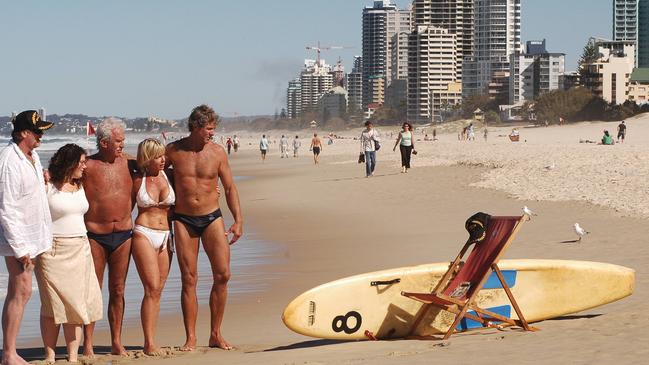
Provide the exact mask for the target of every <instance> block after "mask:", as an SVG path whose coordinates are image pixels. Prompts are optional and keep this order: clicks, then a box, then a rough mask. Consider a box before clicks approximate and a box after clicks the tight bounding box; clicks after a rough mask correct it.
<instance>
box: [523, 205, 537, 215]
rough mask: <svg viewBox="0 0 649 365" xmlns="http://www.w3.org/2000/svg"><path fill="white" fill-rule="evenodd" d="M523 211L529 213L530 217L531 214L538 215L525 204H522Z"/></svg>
mask: <svg viewBox="0 0 649 365" xmlns="http://www.w3.org/2000/svg"><path fill="white" fill-rule="evenodd" d="M523 213H525V214H527V215H529V216H530V217H531V216H533V215H538V214H536V213H534V212H533V211H532V210H531V209H530V208H528V207H527V205H525V206H523Z"/></svg>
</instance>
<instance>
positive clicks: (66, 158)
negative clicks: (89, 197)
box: [48, 143, 87, 186]
mask: <svg viewBox="0 0 649 365" xmlns="http://www.w3.org/2000/svg"><path fill="white" fill-rule="evenodd" d="M86 154H87V153H86V150H84V149H83V148H82V147H81V146H79V145H76V144H74V143H68V144H66V145H65V146H63V147H61V148H59V150H58V151H56V152H55V153H54V155H53V156H52V158H51V159H50V166H49V167H48V170H49V172H50V181H52V183H54V184H63V183H64V182H65V181H66V180H67V179H69V178H70V177H71V176H72V173H73V172H74V169H76V168H77V166H79V161H81V156H83V155H86ZM72 183H73V184H74V185H77V186H79V185H80V184H81V181H80V180H74V181H72Z"/></svg>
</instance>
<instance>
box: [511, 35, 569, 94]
mask: <svg viewBox="0 0 649 365" xmlns="http://www.w3.org/2000/svg"><path fill="white" fill-rule="evenodd" d="M565 58H566V55H565V54H563V53H549V52H548V51H547V49H546V48H545V39H544V40H542V41H528V42H527V44H526V47H525V52H523V53H521V52H515V53H514V54H512V56H511V59H510V80H509V104H511V105H513V104H519V103H523V102H525V101H531V100H534V99H536V98H537V97H539V95H541V94H542V93H545V92H548V91H552V90H559V89H563V78H562V76H563V74H564V73H565Z"/></svg>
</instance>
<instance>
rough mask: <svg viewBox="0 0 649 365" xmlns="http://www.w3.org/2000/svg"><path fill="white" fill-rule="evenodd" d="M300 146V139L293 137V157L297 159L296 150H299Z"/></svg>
mask: <svg viewBox="0 0 649 365" xmlns="http://www.w3.org/2000/svg"><path fill="white" fill-rule="evenodd" d="M300 146H302V142H300V137H298V136H295V139H294V140H293V157H297V153H298V150H299V149H300Z"/></svg>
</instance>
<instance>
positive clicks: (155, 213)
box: [132, 138, 176, 356]
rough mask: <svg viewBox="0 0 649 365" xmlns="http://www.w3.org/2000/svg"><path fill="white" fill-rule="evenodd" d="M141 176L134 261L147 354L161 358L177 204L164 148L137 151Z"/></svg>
mask: <svg viewBox="0 0 649 365" xmlns="http://www.w3.org/2000/svg"><path fill="white" fill-rule="evenodd" d="M137 166H138V170H139V173H138V174H137V175H136V176H135V179H134V181H133V196H135V201H136V204H137V210H138V215H137V218H135V225H134V226H133V243H132V251H133V261H135V266H136V268H137V272H138V274H139V275H140V280H142V285H143V286H144V298H142V306H141V310H142V311H141V312H140V318H141V320H142V330H143V332H144V353H145V354H147V355H150V356H155V355H162V354H163V352H162V351H161V349H160V347H158V346H157V345H156V343H155V332H156V325H157V322H158V315H159V313H160V297H161V295H162V289H163V288H164V286H165V282H166V281H167V276H168V275H169V268H170V265H171V256H172V251H171V247H170V244H169V236H170V229H169V222H168V220H167V217H168V215H169V211H170V210H171V206H172V205H174V204H175V202H176V196H175V194H174V190H173V188H172V187H171V183H170V182H169V179H168V178H167V175H166V174H165V172H164V171H163V170H164V167H165V147H164V146H163V145H162V143H160V141H158V140H157V139H152V138H148V139H145V140H144V141H142V142H140V144H139V145H138V148H137Z"/></svg>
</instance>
